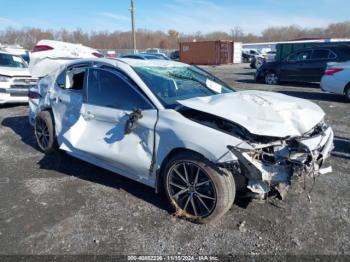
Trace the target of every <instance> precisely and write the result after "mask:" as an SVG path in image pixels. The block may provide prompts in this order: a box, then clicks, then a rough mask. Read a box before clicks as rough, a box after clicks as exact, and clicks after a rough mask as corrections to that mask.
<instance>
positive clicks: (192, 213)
mask: <svg viewBox="0 0 350 262" xmlns="http://www.w3.org/2000/svg"><path fill="white" fill-rule="evenodd" d="M164 175H165V177H164V187H165V193H166V195H167V197H168V199H169V200H170V202H171V204H172V205H173V206H174V207H175V209H176V214H177V215H178V216H180V217H185V218H187V219H189V220H192V221H194V222H198V223H210V222H213V221H216V220H218V219H219V218H220V217H222V216H223V215H224V214H225V213H226V212H227V211H228V210H229V209H230V207H231V206H232V204H233V201H234V198H235V193H236V190H235V182H234V179H233V176H232V175H231V174H230V173H228V172H225V171H221V170H219V169H218V168H217V167H216V166H214V165H213V164H212V163H211V162H209V161H207V160H206V159H204V158H203V157H200V156H197V155H195V154H193V153H187V152H185V153H181V154H178V155H177V156H175V157H174V158H172V159H171V160H170V161H169V162H168V164H167V167H166V168H165V174H164Z"/></svg>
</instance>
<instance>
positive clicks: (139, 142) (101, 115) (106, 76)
mask: <svg viewBox="0 0 350 262" xmlns="http://www.w3.org/2000/svg"><path fill="white" fill-rule="evenodd" d="M87 73H88V76H87V92H86V97H85V99H84V102H83V104H82V108H81V110H80V118H79V120H78V122H77V124H76V125H74V126H73V127H72V128H71V130H70V133H71V134H73V135H71V136H68V137H69V143H70V144H71V145H72V147H73V148H74V149H76V150H78V152H77V154H80V156H83V158H88V159H89V160H92V162H94V163H96V164H98V165H99V164H101V163H102V166H106V165H107V166H109V167H113V168H114V169H116V170H117V172H120V173H121V174H122V175H125V176H128V177H130V178H133V179H136V180H139V181H141V182H144V183H145V184H148V180H149V172H150V167H151V163H152V157H153V147H154V127H155V123H156V121H157V110H156V109H155V108H154V106H153V105H152V104H151V102H149V100H148V99H147V98H146V97H145V96H144V95H143V94H142V93H141V91H140V90H139V89H138V87H137V86H136V85H135V84H134V83H133V82H132V81H131V80H130V79H129V78H128V77H127V76H126V75H124V74H123V73H122V72H120V71H117V70H113V69H101V68H89V69H88V72H87ZM135 109H138V110H139V111H140V112H141V116H139V117H140V118H139V119H138V120H136V121H135V122H134V125H133V128H132V129H131V130H130V132H126V131H125V130H126V124H127V122H128V120H129V119H130V115H131V114H132V113H133V111H134V110H135Z"/></svg>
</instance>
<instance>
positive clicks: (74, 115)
mask: <svg viewBox="0 0 350 262" xmlns="http://www.w3.org/2000/svg"><path fill="white" fill-rule="evenodd" d="M29 93H30V98H31V99H30V103H29V104H30V112H29V121H30V123H31V124H32V125H33V126H34V133H35V137H36V140H37V143H38V146H39V147H40V148H41V150H43V151H44V152H45V153H50V152H52V151H54V150H56V149H58V148H60V149H61V150H65V151H66V152H68V154H70V155H72V156H74V157H77V158H80V159H82V160H84V161H87V162H90V163H92V164H95V165H97V166H100V167H102V168H105V169H108V170H111V171H112V172H115V173H117V174H120V175H123V176H126V177H128V178H131V179H134V180H136V181H138V182H141V183H143V184H145V185H148V186H151V187H153V188H155V189H156V191H158V190H160V189H161V188H162V189H164V191H165V193H166V195H167V197H168V199H169V201H170V203H171V204H172V205H173V206H174V207H175V209H176V214H177V215H179V216H182V217H186V218H189V219H191V220H195V221H197V222H200V223H208V222H211V221H214V220H216V219H218V218H220V217H221V216H222V215H223V214H225V213H226V212H227V211H228V210H229V209H230V207H231V205H232V203H233V201H234V198H235V196H236V192H237V194H239V191H240V190H241V189H246V188H248V189H250V190H251V191H252V192H254V193H257V194H260V195H261V196H266V194H267V193H268V192H270V191H271V190H277V191H278V192H280V194H281V195H283V194H284V192H285V189H286V188H288V186H289V185H290V182H291V179H292V177H293V176H294V175H295V176H311V177H315V176H317V175H319V174H324V173H326V172H330V171H331V170H330V169H329V168H326V169H325V168H322V166H323V164H324V161H325V160H326V159H327V158H328V156H329V155H330V152H331V150H332V148H333V131H332V128H331V127H329V126H328V125H327V124H326V123H325V122H324V116H325V113H324V112H323V110H322V109H321V108H320V107H319V106H318V105H316V104H314V103H312V102H310V101H307V100H304V99H299V98H294V97H289V96H287V95H283V94H278V93H272V92H262V91H253V90H249V91H239V92H235V91H234V90H233V89H232V88H231V87H230V86H228V85H227V84H226V83H224V82H223V81H221V80H220V79H218V78H217V77H215V76H213V75H211V74H210V73H208V72H206V71H205V70H203V69H200V68H198V67H195V66H190V65H186V64H183V63H178V62H174V61H167V60H138V59H104V58H102V59H80V60H76V61H73V62H70V63H68V64H66V65H62V66H61V67H60V68H59V69H58V70H57V71H55V72H52V73H51V74H49V75H48V76H46V77H44V78H42V79H41V80H40V82H39V84H38V86H37V88H33V89H32V90H31V91H30V92H29ZM66 164H67V165H69V163H66Z"/></svg>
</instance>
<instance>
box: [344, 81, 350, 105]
mask: <svg viewBox="0 0 350 262" xmlns="http://www.w3.org/2000/svg"><path fill="white" fill-rule="evenodd" d="M344 95H345V98H346V99H347V100H348V101H349V102H350V83H349V84H347V86H346V87H345V90H344Z"/></svg>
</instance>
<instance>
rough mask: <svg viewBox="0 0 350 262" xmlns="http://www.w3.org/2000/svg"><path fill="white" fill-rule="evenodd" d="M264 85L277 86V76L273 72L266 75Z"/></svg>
mask: <svg viewBox="0 0 350 262" xmlns="http://www.w3.org/2000/svg"><path fill="white" fill-rule="evenodd" d="M265 83H266V84H268V85H277V84H278V83H279V77H278V75H277V74H276V73H275V72H268V73H266V75H265Z"/></svg>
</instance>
